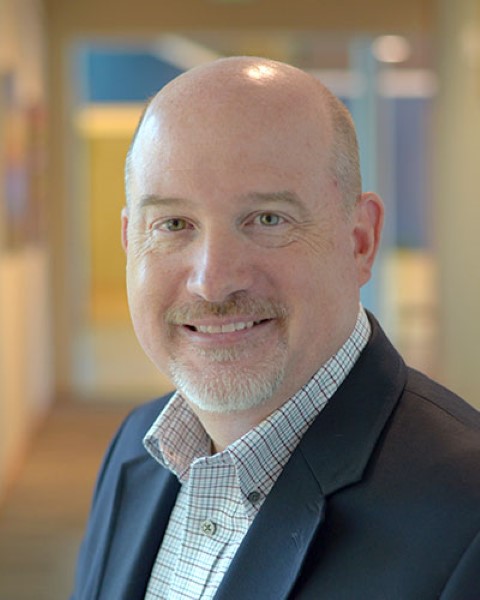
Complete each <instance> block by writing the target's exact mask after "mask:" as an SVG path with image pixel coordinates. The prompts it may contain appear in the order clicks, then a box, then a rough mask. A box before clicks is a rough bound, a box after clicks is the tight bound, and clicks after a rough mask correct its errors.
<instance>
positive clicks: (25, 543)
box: [0, 403, 131, 600]
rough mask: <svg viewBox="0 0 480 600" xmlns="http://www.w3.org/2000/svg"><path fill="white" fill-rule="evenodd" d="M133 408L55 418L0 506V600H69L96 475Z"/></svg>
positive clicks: (78, 408) (67, 408)
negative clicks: (117, 430) (118, 429)
mask: <svg viewBox="0 0 480 600" xmlns="http://www.w3.org/2000/svg"><path fill="white" fill-rule="evenodd" d="M130 408H131V407H129V406H125V405H120V406H111V405H94V404H90V403H88V404H86V403H83V404H80V403H77V404H75V403H72V404H69V405H60V406H58V407H57V408H55V409H54V410H53V412H52V413H51V415H50V416H49V417H48V419H47V420H46V422H45V423H44V425H43V426H42V427H41V428H40V431H39V432H38V434H37V435H36V436H35V440H34V443H33V444H32V449H31V453H30V455H29V457H28V458H27V461H26V463H25V464H24V466H23V468H22V470H21V472H20V473H19V477H18V479H17V481H16V483H15V485H14V486H13V488H12V489H11V491H10V493H9V494H8V495H7V498H6V500H5V502H4V503H3V504H2V505H1V506H0V600H66V599H67V598H68V597H69V593H70V591H71V586H72V580H73V574H74V566H75V560H76V554H77V551H78V546H79V543H80V541H81V537H82V531H83V527H84V524H85V520H86V518H87V514H88V508H89V504H90V497H91V493H92V488H93V485H94V481H95V476H96V472H97V469H98V466H99V463H100V461H101V458H102V455H103V453H104V451H105V448H106V446H107V444H108V441H109V439H110V438H111V436H112V435H113V433H114V431H115V430H116V428H117V427H118V425H119V424H120V422H121V420H122V419H123V417H124V416H125V415H126V414H127V412H128V411H129V410H130Z"/></svg>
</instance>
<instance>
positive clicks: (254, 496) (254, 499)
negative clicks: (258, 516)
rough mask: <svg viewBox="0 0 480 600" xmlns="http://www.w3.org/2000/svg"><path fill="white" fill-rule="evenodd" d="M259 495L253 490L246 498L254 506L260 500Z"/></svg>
mask: <svg viewBox="0 0 480 600" xmlns="http://www.w3.org/2000/svg"><path fill="white" fill-rule="evenodd" d="M260 497H261V494H260V492H259V491H258V490H253V492H250V493H249V494H248V496H247V500H248V501H249V502H251V503H252V504H256V503H257V502H258V501H259V500H260Z"/></svg>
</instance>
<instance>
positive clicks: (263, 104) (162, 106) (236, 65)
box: [126, 57, 361, 207]
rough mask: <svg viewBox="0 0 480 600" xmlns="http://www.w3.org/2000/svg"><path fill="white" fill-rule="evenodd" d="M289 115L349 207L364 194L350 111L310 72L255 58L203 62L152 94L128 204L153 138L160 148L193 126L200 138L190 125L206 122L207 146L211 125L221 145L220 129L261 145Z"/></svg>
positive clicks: (132, 154)
mask: <svg viewBox="0 0 480 600" xmlns="http://www.w3.org/2000/svg"><path fill="white" fill-rule="evenodd" d="M287 121H289V122H292V129H293V130H295V131H296V130H299V129H302V128H304V129H305V130H308V131H311V132H312V134H313V133H314V132H315V134H316V141H315V140H313V141H312V140H306V139H305V142H304V143H302V144H301V145H302V147H298V152H299V153H300V152H305V153H308V154H313V155H314V156H315V155H317V154H318V160H319V163H318V164H319V168H321V165H322V163H323V164H325V165H326V167H327V169H328V172H329V174H330V176H331V178H332V180H333V182H334V184H335V185H336V186H338V189H339V190H340V193H341V196H342V198H343V201H344V203H345V206H347V207H349V206H353V205H354V203H355V200H356V198H357V196H358V195H359V194H360V193H361V180H360V170H359V159H358V147H357V140H356V134H355V129H354V126H353V123H352V119H351V117H350V114H349V113H348V111H347V109H346V108H345V106H344V105H343V104H342V103H341V102H340V101H339V100H338V99H337V98H336V97H335V96H334V95H333V94H332V93H331V92H330V91H329V90H328V89H327V88H326V87H325V86H324V85H323V84H321V83H320V82H319V81H318V80H317V79H315V78H314V77H313V76H311V75H309V74H307V73H305V72H304V71H301V70H299V69H296V68H295V67H292V66H290V65H287V64H284V63H279V62H275V61H271V60H267V59H263V58H254V57H231V58H225V59H220V60H217V61H214V62H212V63H208V64H206V65H202V66H200V67H197V68H195V69H192V70H190V71H187V72H186V73H184V74H182V75H181V76H179V77H177V78H176V79H174V80H173V81H171V82H170V83H169V84H168V85H166V86H165V87H164V88H162V89H161V90H160V91H159V92H158V93H157V95H156V96H154V98H153V99H152V100H151V101H150V102H149V103H148V105H147V107H146V109H145V111H144V113H143V115H142V118H141V120H140V123H139V125H138V127H137V130H136V132H135V135H134V137H133V140H132V143H131V146H130V149H129V152H128V155H127V161H126V194H127V203H129V202H130V196H131V188H132V179H133V178H134V173H135V168H136V164H141V163H142V161H143V158H142V157H143V153H144V149H145V148H146V147H148V146H149V145H150V144H156V145H158V146H159V147H161V146H162V138H165V137H169V138H172V137H175V136H176V135H185V132H187V135H188V131H189V127H190V132H191V134H192V135H191V143H199V138H198V137H197V136H196V135H194V133H193V131H194V129H198V128H199V127H201V128H202V129H203V138H204V140H205V143H206V144H207V145H208V143H211V142H212V140H211V139H209V138H210V137H211V136H210V132H213V131H215V135H216V136H217V138H218V139H217V140H216V141H217V142H218V143H221V139H220V138H221V137H222V131H223V132H224V133H225V136H226V135H230V136H231V135H232V134H235V133H236V134H237V135H238V136H240V137H241V138H242V139H244V138H245V137H247V136H248V137H250V138H251V144H252V145H254V144H255V145H256V144H258V143H259V141H260V138H262V139H261V141H262V143H264V142H265V138H266V137H268V134H269V132H271V134H272V137H273V136H274V134H275V132H276V131H277V130H278V128H279V127H280V126H282V125H283V124H284V123H285V122H287ZM180 129H181V130H182V132H183V133H182V134H181V133H180ZM177 131H178V134H177ZM166 133H168V136H167V135H166ZM212 135H213V133H212ZM311 137H312V136H311ZM185 141H186V140H184V142H185ZM276 142H277V143H278V140H276ZM286 143H295V140H294V139H290V140H288V141H287V142H286ZM164 151H167V150H166V149H164ZM272 151H273V148H272Z"/></svg>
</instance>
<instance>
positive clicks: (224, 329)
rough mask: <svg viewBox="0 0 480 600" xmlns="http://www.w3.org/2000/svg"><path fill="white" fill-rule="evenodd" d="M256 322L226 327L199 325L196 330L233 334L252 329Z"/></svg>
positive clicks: (230, 324) (228, 324) (233, 324)
mask: <svg viewBox="0 0 480 600" xmlns="http://www.w3.org/2000/svg"><path fill="white" fill-rule="evenodd" d="M254 324H255V321H247V322H242V323H227V324H226V325H197V326H196V327H195V328H196V330H197V331H199V332H200V333H233V332H234V331H241V330H242V329H250V328H251V327H253V325H254Z"/></svg>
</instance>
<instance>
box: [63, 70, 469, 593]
mask: <svg viewBox="0 0 480 600" xmlns="http://www.w3.org/2000/svg"><path fill="white" fill-rule="evenodd" d="M126 190H127V206H126V208H125V210H124V211H123V214H122V240H123V245H124V248H125V251H126V253H127V284H128V286H127V287H128V297H129V304H130V310H131V315H132V320H133V324H134V327H135V331H136V334H137V336H138V339H139V340H140V343H141V344H142V346H143V348H144V350H145V352H146V354H147V355H148V356H149V357H150V359H151V360H152V361H153V362H154V363H155V365H157V367H158V368H159V369H161V370H162V371H163V372H165V373H167V374H168V375H169V376H170V378H171V379H172V381H173V382H174V383H175V385H176V387H177V392H176V393H175V394H174V395H170V396H169V397H167V398H163V399H159V400H156V401H154V402H153V403H150V404H148V405H146V406H142V407H140V408H138V409H137V410H136V411H134V412H133V413H132V415H130V417H129V418H128V419H127V420H126V422H125V423H124V424H123V426H122V428H121V429H120V431H119V433H118V434H117V436H116V437H115V439H114V441H113V442H112V445H111V447H110V449H109V451H108V453H107V455H106V458H105V460H104V464H103V467H102V470H101V473H100V476H99V479H98V482H97V487H96V491H95V496H94V501H93V507H92V513H91V517H90V522H89V526H88V530H87V533H86V537H85V540H84V543H83V546H82V550H81V553H80V559H79V565H78V573H77V581H76V587H75V591H74V595H73V598H75V600H94V599H101V600H107V599H108V600H137V599H138V600H140V599H144V598H145V599H148V600H154V599H158V598H162V599H164V598H170V599H178V598H194V599H198V598H213V597H215V598H216V599H223V600H251V599H259V600H281V599H284V598H300V599H326V600H353V599H355V600H356V599H360V600H363V599H365V600H380V599H382V600H429V599H432V600H433V599H436V598H441V599H442V600H474V599H477V600H478V599H479V598H480V535H479V531H480V473H479V461H480V437H479V426H480V417H479V415H478V414H477V413H476V412H475V411H474V410H473V409H472V408H471V407H469V406H468V405H467V404H466V403H464V402H463V401H462V400H460V399H459V398H457V397H456V396H454V395H453V394H452V393H450V392H448V391H446V390H445V389H443V388H441V387H440V386H438V385H437V384H435V383H433V382H432V381H430V380H428V379H427V378H425V377H424V376H422V375H420V374H418V373H415V372H413V371H411V370H410V369H407V368H406V367H405V365H404V363H403V361H402V359H401V358H400V357H399V355H398V354H397V352H396V351H395V350H394V349H393V347H392V346H391V345H390V343H389V342H388V341H387V339H386V338H385V336H384V334H383V333H382V331H381V329H380V327H379V325H378V324H377V323H376V321H375V319H374V318H373V317H372V316H371V315H369V316H368V317H367V315H366V313H365V311H364V310H363V308H362V307H361V306H360V304H359V289H360V287H361V286H362V285H363V284H364V283H365V282H366V281H367V280H368V279H369V277H370V270H371V267H372V263H373V261H374V257H375V253H376V251H377V247H378V243H379V237H380V231H381V226H382V218H383V207H382V203H381V200H380V199H379V198H378V197H377V196H376V195H375V194H373V193H362V191H361V183H360V175H359V167H358V156H357V144H356V140H355V133H354V129H353V126H352V123H351V119H350V117H349V115H348V113H347V111H346V109H345V108H344V107H343V105H342V104H341V103H340V102H339V101H338V100H337V99H336V98H334V97H333V96H332V95H331V94H330V93H329V92H328V91H327V90H326V89H325V88H324V87H323V86H322V85H321V84H320V83H319V82H318V81H317V80H315V79H314V78H313V77H311V76H309V75H307V74H305V73H303V72H302V71H299V70H297V69H295V68H293V67H290V66H287V65H284V64H280V63H276V62H272V61H269V60H264V59H257V58H230V59H224V60H220V61H216V62H214V63H211V64H208V65H206V66H202V67H199V68H197V69H194V70H192V71H190V72H188V73H186V74H184V75H182V76H181V77H179V78H177V79H176V80H174V81H173V82H171V83H170V84H169V85H167V86H166V87H165V88H164V89H163V90H162V91H160V92H159V93H158V94H157V96H156V97H155V98H154V99H153V100H152V101H151V102H150V104H149V105H148V107H147V109H146V111H145V113H144V116H143V118H142V120H141V123H140V125H139V128H138V130H137V133H136V135H135V138H134V141H133V143H132V146H131V149H130V151H129V155H128V159H127V169H126Z"/></svg>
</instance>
